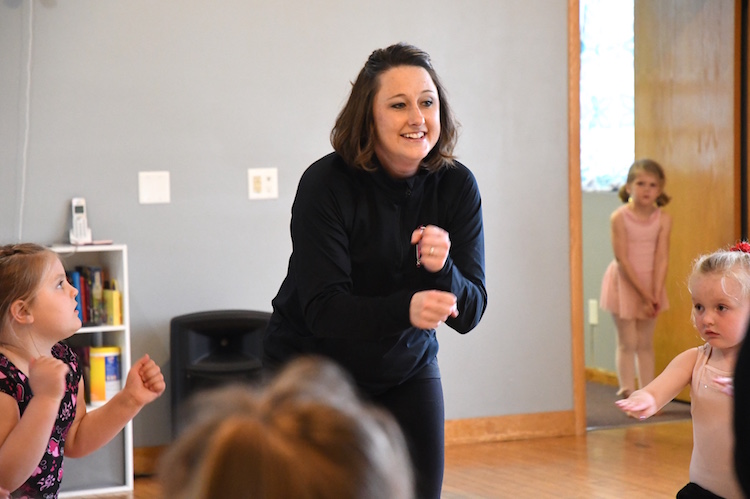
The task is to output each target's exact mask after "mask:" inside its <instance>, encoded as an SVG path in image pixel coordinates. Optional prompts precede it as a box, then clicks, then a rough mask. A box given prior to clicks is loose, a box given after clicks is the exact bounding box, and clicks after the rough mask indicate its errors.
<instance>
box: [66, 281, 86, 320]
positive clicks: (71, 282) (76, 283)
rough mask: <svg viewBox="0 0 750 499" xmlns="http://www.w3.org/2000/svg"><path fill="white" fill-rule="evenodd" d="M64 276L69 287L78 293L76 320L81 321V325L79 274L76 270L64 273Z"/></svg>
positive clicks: (81, 310)
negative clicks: (65, 275)
mask: <svg viewBox="0 0 750 499" xmlns="http://www.w3.org/2000/svg"><path fill="white" fill-rule="evenodd" d="M66 274H67V276H68V282H69V283H70V285H71V286H73V287H74V288H76V290H77V291H78V294H77V295H76V302H77V303H78V307H77V310H78V318H79V319H81V324H83V309H82V307H81V273H80V272H78V271H77V270H71V271H69V272H66Z"/></svg>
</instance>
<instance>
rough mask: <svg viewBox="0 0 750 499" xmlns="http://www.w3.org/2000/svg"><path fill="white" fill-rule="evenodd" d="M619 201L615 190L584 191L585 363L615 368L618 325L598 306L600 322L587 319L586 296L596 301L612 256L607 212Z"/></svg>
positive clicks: (610, 370) (614, 207) (615, 206)
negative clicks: (596, 322)
mask: <svg viewBox="0 0 750 499" xmlns="http://www.w3.org/2000/svg"><path fill="white" fill-rule="evenodd" d="M621 205H622V201H620V198H619V197H618V196H617V193H616V192H584V193H583V196H582V212H583V307H584V311H585V317H584V327H585V333H584V338H585V342H586V367H593V368H598V369H603V370H605V371H609V372H612V373H614V372H615V346H616V344H617V329H616V328H615V324H614V321H613V320H612V315H610V313H609V312H605V311H604V310H602V309H601V308H599V307H598V306H597V312H598V316H599V323H598V324H597V325H592V324H590V322H589V306H590V304H589V300H596V302H597V304H598V303H599V293H600V292H601V289H602V277H603V276H604V271H605V270H606V269H607V266H608V265H609V263H610V262H611V261H612V258H613V257H614V255H613V252H612V241H611V239H610V232H609V216H610V215H611V214H612V212H613V211H614V210H615V209H616V208H618V207H619V206H621Z"/></svg>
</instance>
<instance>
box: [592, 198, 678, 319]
mask: <svg viewBox="0 0 750 499" xmlns="http://www.w3.org/2000/svg"><path fill="white" fill-rule="evenodd" d="M617 210H618V211H620V212H622V215H623V220H624V221H625V230H626V232H627V238H628V260H629V261H630V264H631V265H632V266H633V269H634V270H635V273H636V275H637V276H638V279H639V281H640V282H641V283H642V284H643V286H644V287H646V289H652V287H653V276H654V255H655V253H656V242H657V240H658V238H659V229H660V218H661V209H658V208H657V209H656V210H654V212H653V213H652V214H651V217H649V219H648V220H646V221H641V220H638V219H637V218H636V216H635V214H634V213H633V212H632V211H631V210H630V209H629V208H628V205H626V204H624V205H622V206H620V207H619V208H617ZM599 302H600V304H601V307H602V308H603V309H604V310H608V311H609V312H612V313H613V314H615V315H617V316H618V317H620V318H621V319H647V318H648V316H647V315H646V314H645V311H644V308H643V306H642V304H643V301H642V299H641V296H640V295H639V294H638V292H637V291H636V290H635V288H634V287H633V285H632V284H630V282H629V281H628V280H627V278H626V277H625V275H624V274H623V272H622V271H621V269H620V265H619V264H618V263H617V261H614V260H613V261H612V262H611V263H610V264H609V266H608V267H607V270H606V272H605V273H604V278H603V279H602V291H601V295H600V297H599ZM659 303H660V308H659V311H660V312H662V311H664V310H667V308H669V301H668V300H667V293H666V290H664V291H663V292H662V297H661V300H660V302H659Z"/></svg>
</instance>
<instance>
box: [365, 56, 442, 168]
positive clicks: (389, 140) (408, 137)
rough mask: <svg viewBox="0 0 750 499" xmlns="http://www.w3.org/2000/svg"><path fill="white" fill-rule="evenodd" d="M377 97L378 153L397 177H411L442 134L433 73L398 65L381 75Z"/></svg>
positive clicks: (376, 144)
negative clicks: (431, 74) (431, 75)
mask: <svg viewBox="0 0 750 499" xmlns="http://www.w3.org/2000/svg"><path fill="white" fill-rule="evenodd" d="M379 83H380V86H379V89H378V91H377V93H376V94H375V98H374V100H373V118H374V122H375V154H376V155H377V157H378V160H380V164H381V165H383V168H385V170H386V171H387V172H388V173H389V174H390V175H391V176H392V177H394V178H408V177H411V176H413V175H414V174H416V173H417V170H419V165H420V163H421V162H422V160H423V159H424V158H425V156H427V154H429V152H430V151H431V150H432V148H433V147H435V144H437V141H438V139H439V138H440V101H439V100H438V91H437V87H436V86H435V83H434V82H433V81H432V78H431V77H430V75H429V73H428V72H427V71H426V70H425V69H423V68H421V67H419V66H397V67H395V68H391V69H389V70H388V71H386V72H384V73H383V74H381V75H380V81H379Z"/></svg>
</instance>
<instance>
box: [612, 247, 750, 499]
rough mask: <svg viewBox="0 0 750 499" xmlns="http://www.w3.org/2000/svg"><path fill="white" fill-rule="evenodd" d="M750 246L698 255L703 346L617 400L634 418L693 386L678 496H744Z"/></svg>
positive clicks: (694, 288)
mask: <svg viewBox="0 0 750 499" xmlns="http://www.w3.org/2000/svg"><path fill="white" fill-rule="evenodd" d="M749 252H750V244H748V243H740V244H737V245H735V246H733V247H732V248H731V249H730V250H729V251H717V252H715V253H712V254H710V255H707V256H703V257H701V258H699V259H698V260H697V261H696V263H695V265H694V266H693V272H692V274H691V276H690V279H689V281H688V289H689V290H690V294H691V296H692V301H693V313H692V318H693V324H694V325H695V328H696V329H697V330H698V334H700V337H701V338H702V339H703V340H704V341H705V343H704V344H703V345H701V346H699V347H697V348H691V349H690V350H687V351H685V352H682V353H681V354H679V355H678V356H677V357H675V358H674V359H673V360H672V362H670V363H669V365H668V366H667V367H666V369H664V372H662V373H661V374H660V375H659V376H657V377H656V379H654V380H653V381H652V382H651V383H649V384H648V385H646V387H644V388H643V389H641V390H636V391H635V392H633V394H632V395H630V397H628V398H627V399H625V400H618V401H617V402H616V404H617V405H618V406H619V407H620V409H622V410H623V411H625V412H627V413H628V414H629V415H631V416H633V417H637V418H640V419H646V418H648V417H650V416H652V415H654V414H655V413H656V412H657V411H659V410H660V409H661V408H662V407H664V405H666V404H667V403H668V402H669V401H670V400H672V399H673V398H674V397H675V396H676V395H677V394H678V393H679V392H680V391H681V390H682V389H683V388H685V386H687V385H690V398H691V409H690V412H691V414H692V418H693V454H692V457H691V459H690V483H688V484H687V485H686V486H685V487H684V488H683V489H682V490H680V491H679V492H678V493H677V497H678V498H679V499H689V498H716V497H720V498H721V497H723V498H726V499H734V498H742V497H744V496H743V495H742V492H741V491H740V487H739V483H738V481H737V477H736V475H735V472H734V461H733V449H734V435H733V430H732V428H733V426H732V414H733V406H734V400H733V397H732V394H731V393H732V392H731V380H732V376H733V375H734V368H735V365H736V362H737V355H738V353H739V350H740V347H741V345H742V341H743V339H744V337H745V333H746V328H747V325H748V318H749V317H750V254H749Z"/></svg>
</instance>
